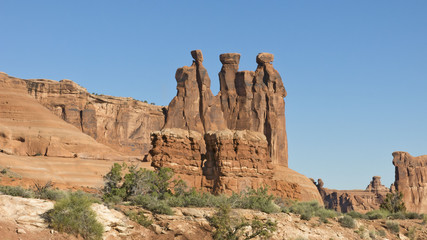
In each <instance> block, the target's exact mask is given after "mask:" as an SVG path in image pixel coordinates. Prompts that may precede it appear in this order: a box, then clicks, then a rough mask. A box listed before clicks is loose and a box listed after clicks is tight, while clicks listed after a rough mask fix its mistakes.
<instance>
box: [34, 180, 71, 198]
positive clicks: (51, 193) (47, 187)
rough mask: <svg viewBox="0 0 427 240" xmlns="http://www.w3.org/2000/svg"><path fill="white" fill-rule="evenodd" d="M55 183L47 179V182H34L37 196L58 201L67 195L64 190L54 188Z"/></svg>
mask: <svg viewBox="0 0 427 240" xmlns="http://www.w3.org/2000/svg"><path fill="white" fill-rule="evenodd" d="M53 185H54V184H53V183H52V182H51V181H47V182H46V183H45V184H41V183H38V182H34V188H35V190H34V195H35V197H36V198H41V199H49V200H53V201H58V200H60V199H62V198H65V197H66V196H67V192H64V191H61V190H58V189H52V187H53Z"/></svg>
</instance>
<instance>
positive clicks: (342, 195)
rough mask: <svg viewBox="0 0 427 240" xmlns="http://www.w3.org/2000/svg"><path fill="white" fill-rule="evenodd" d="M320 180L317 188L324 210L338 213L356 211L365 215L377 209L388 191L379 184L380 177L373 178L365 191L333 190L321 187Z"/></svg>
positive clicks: (321, 182)
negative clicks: (327, 209) (332, 210)
mask: <svg viewBox="0 0 427 240" xmlns="http://www.w3.org/2000/svg"><path fill="white" fill-rule="evenodd" d="M323 185H324V184H323V181H322V179H319V180H318V181H317V188H318V190H319V193H320V195H321V196H322V198H323V203H324V204H325V207H326V208H329V209H334V210H336V211H339V212H344V213H345V212H351V211H357V212H361V213H365V212H368V211H371V210H375V209H378V208H379V207H380V204H381V203H382V202H383V201H384V199H385V196H386V195H387V193H389V192H390V189H388V188H387V187H385V186H384V185H382V184H381V177H379V176H374V177H372V181H371V182H370V183H369V185H368V186H367V187H366V190H334V189H328V188H324V187H323Z"/></svg>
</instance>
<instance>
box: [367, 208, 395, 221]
mask: <svg viewBox="0 0 427 240" xmlns="http://www.w3.org/2000/svg"><path fill="white" fill-rule="evenodd" d="M389 215H390V212H388V211H386V210H382V209H377V210H373V211H370V212H367V213H366V216H367V217H368V219H369V220H375V219H385V218H387V217H388V216H389Z"/></svg>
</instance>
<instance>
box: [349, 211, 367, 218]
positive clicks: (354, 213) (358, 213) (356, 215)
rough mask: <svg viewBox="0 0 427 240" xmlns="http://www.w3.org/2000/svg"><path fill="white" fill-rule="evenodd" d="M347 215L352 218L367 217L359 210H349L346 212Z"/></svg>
mask: <svg viewBox="0 0 427 240" xmlns="http://www.w3.org/2000/svg"><path fill="white" fill-rule="evenodd" d="M346 214H347V215H349V216H350V217H352V218H353V219H366V218H368V217H367V216H366V215H365V214H363V213H360V212H356V211H351V212H348V213H346Z"/></svg>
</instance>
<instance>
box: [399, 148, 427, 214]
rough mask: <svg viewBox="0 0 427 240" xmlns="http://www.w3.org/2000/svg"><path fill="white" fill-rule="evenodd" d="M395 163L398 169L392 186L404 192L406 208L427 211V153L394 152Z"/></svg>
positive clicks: (421, 211) (412, 210)
mask: <svg viewBox="0 0 427 240" xmlns="http://www.w3.org/2000/svg"><path fill="white" fill-rule="evenodd" d="M393 165H394V166H395V169H396V171H395V181H394V183H393V186H392V188H394V189H395V190H396V191H399V192H402V193H403V201H404V203H405V206H406V209H407V210H408V211H411V212H418V213H427V155H422V156H418V157H413V156H411V155H410V154H409V153H407V152H393Z"/></svg>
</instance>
